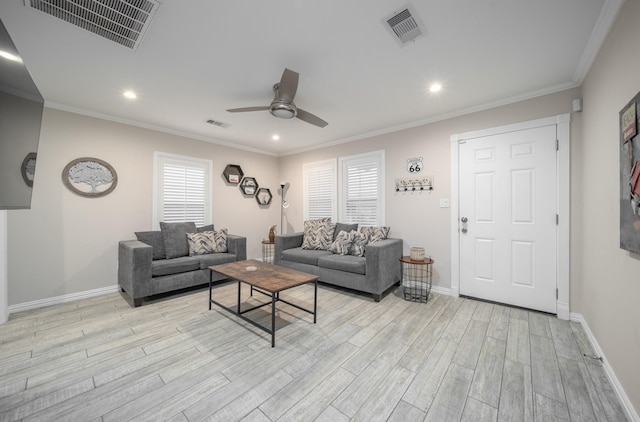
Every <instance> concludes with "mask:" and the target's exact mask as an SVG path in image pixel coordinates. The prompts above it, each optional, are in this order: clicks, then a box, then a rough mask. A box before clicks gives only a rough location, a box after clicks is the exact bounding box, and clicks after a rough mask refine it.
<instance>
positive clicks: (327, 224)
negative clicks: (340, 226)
mask: <svg viewBox="0 0 640 422" xmlns="http://www.w3.org/2000/svg"><path fill="white" fill-rule="evenodd" d="M335 229H336V225H335V223H332V222H331V219H330V218H321V219H319V220H307V221H305V222H304V234H303V237H302V249H317V250H323V251H327V250H329V247H330V246H331V243H333V232H334V231H335Z"/></svg>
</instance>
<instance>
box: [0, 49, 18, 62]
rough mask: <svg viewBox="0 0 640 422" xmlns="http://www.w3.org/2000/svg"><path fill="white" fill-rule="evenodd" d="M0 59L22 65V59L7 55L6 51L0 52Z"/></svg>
mask: <svg viewBox="0 0 640 422" xmlns="http://www.w3.org/2000/svg"><path fill="white" fill-rule="evenodd" d="M0 57H4V58H5V59H7V60H11V61H12V62H18V63H22V59H21V58H20V57H19V56H16V55H15V54H11V53H8V52H6V51H3V50H0Z"/></svg>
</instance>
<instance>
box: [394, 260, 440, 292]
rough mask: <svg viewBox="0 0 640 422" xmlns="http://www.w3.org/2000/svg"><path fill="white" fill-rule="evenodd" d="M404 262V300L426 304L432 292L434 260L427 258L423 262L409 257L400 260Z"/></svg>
mask: <svg viewBox="0 0 640 422" xmlns="http://www.w3.org/2000/svg"><path fill="white" fill-rule="evenodd" d="M400 262H402V288H403V290H404V299H405V300H410V301H412V302H423V303H426V302H427V300H429V292H430V291H431V274H432V268H431V266H432V264H433V262H434V261H433V259H431V258H425V259H423V260H421V261H416V260H413V259H411V257H409V256H403V257H402V258H400Z"/></svg>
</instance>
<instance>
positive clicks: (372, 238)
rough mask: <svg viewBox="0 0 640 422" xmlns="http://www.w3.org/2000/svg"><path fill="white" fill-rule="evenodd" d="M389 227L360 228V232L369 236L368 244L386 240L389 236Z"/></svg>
mask: <svg viewBox="0 0 640 422" xmlns="http://www.w3.org/2000/svg"><path fill="white" fill-rule="evenodd" d="M389 230H390V228H389V227H360V232H361V233H364V234H365V235H366V236H367V239H368V242H369V243H373V242H377V241H378V240H384V239H386V238H387V237H388V236H389Z"/></svg>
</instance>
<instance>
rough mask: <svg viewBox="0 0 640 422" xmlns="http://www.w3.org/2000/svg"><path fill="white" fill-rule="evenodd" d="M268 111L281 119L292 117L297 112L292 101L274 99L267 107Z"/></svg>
mask: <svg viewBox="0 0 640 422" xmlns="http://www.w3.org/2000/svg"><path fill="white" fill-rule="evenodd" d="M269 112H270V113H271V114H273V115H274V116H276V117H280V118H281V119H292V118H294V117H296V115H297V114H298V109H297V108H296V106H295V105H294V104H293V103H286V102H284V101H274V102H272V103H271V106H270V107H269Z"/></svg>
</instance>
